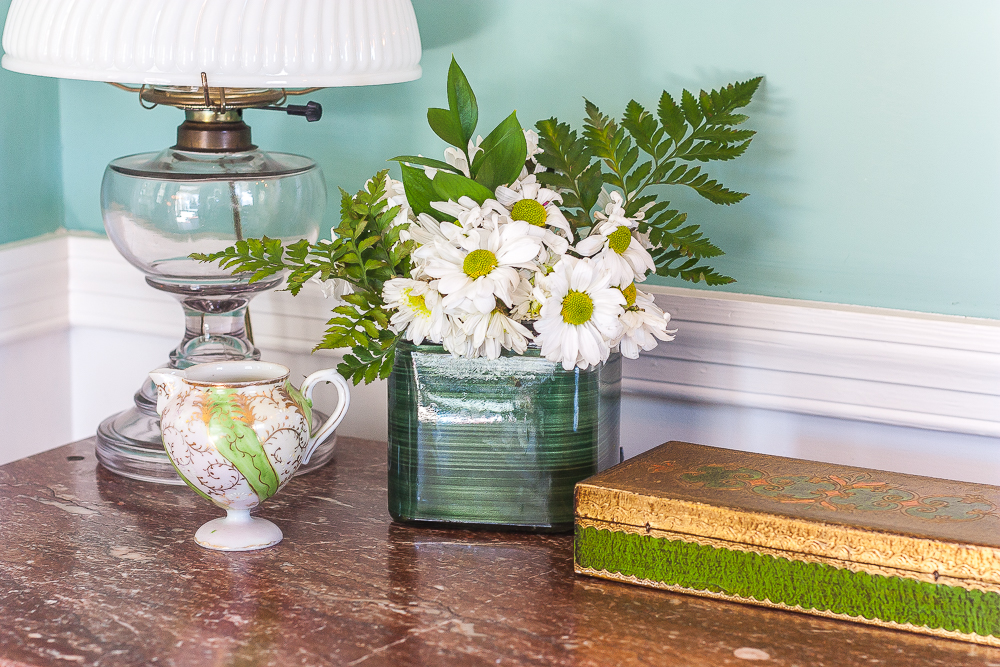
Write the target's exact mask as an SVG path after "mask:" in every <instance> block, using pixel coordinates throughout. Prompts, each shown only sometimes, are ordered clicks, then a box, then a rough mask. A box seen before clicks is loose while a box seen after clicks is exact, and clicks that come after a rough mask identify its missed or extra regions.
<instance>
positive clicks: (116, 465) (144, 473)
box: [94, 407, 337, 485]
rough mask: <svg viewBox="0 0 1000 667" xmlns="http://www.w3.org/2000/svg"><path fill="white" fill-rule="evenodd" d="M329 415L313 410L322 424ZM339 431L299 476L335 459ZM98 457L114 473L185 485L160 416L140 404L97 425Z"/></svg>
mask: <svg viewBox="0 0 1000 667" xmlns="http://www.w3.org/2000/svg"><path fill="white" fill-rule="evenodd" d="M326 418H327V415H326V414H324V413H323V412H321V411H319V410H313V423H314V424H322V423H323V422H325V421H326ZM336 444H337V434H336V433H334V434H332V435H330V437H328V438H327V439H326V440H324V441H323V442H322V443H321V444H320V445H319V447H317V448H316V452H315V453H314V454H313V455H312V458H311V459H310V460H309V464H308V465H304V466H302V467H301V468H299V469H298V471H297V472H296V473H295V474H296V475H305V474H306V473H310V472H312V471H313V470H317V469H318V468H322V467H323V466H324V465H326V464H327V463H329V462H330V459H332V458H333V450H334V447H335V446H336ZM94 453H95V454H96V455H97V460H98V461H100V462H101V465H103V466H104V467H105V468H107V469H108V470H110V471H111V472H113V473H115V474H117V475H121V476H122V477H129V478H131V479H138V480H141V481H143V482H156V483H158V484H175V485H183V484H184V481H183V480H181V478H180V477H179V476H178V475H177V471H176V470H174V466H173V464H172V463H171V462H170V459H169V458H168V457H167V453H166V451H164V449H163V441H162V440H161V439H160V418H159V417H158V416H156V414H155V413H154V414H153V415H152V416H150V415H148V414H145V413H144V412H143V411H142V410H141V409H140V408H139V407H132V408H129V409H128V410H124V411H122V412H119V413H118V414H115V415H111V416H110V417H108V418H107V419H105V420H104V421H103V422H101V425H100V426H98V427H97V446H96V447H95V449H94Z"/></svg>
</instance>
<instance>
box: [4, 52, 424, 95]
mask: <svg viewBox="0 0 1000 667" xmlns="http://www.w3.org/2000/svg"><path fill="white" fill-rule="evenodd" d="M0 66H2V67H3V69H5V70H8V71H11V72H18V73H20V74H31V75H34V76H47V77H53V78H57V79H76V80H80V81H103V82H108V83H121V84H126V85H137V86H138V85H147V86H179V87H196V88H197V87H201V72H202V71H203V70H198V71H190V72H134V71H128V70H116V69H97V68H88V67H71V66H68V65H64V64H58V65H57V64H51V63H42V62H35V61H30V60H25V59H21V58H15V57H12V56H11V55H9V54H5V55H4V56H3V59H2V61H0ZM422 73H423V70H422V69H421V67H420V65H413V66H411V67H408V68H406V69H398V70H392V71H385V72H378V71H374V72H355V73H342V74H309V75H301V74H297V75H287V74H285V75H282V74H273V75H264V74H241V73H222V74H220V73H208V83H209V85H210V86H212V87H213V88H216V87H225V88H335V87H342V86H376V85H383V84H392V83H405V82H407V81H414V80H416V79H419V78H420V76H421V74H422Z"/></svg>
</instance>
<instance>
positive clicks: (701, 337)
mask: <svg viewBox="0 0 1000 667" xmlns="http://www.w3.org/2000/svg"><path fill="white" fill-rule="evenodd" d="M649 291H652V292H655V294H656V299H657V302H658V303H660V305H661V306H663V307H664V308H665V309H666V310H668V311H669V312H671V313H672V314H673V322H674V323H675V324H676V326H677V329H678V333H677V338H676V340H675V341H673V342H671V343H665V344H661V345H660V346H659V347H658V348H657V349H656V350H654V351H653V352H651V353H647V354H645V355H643V357H642V358H641V359H640V360H638V361H629V362H628V363H627V365H626V379H625V382H624V390H625V392H626V394H628V395H629V398H628V400H627V401H626V404H627V405H626V408H625V413H626V416H627V418H628V420H631V421H627V423H624V424H623V431H622V432H623V439H624V440H626V441H627V442H631V441H632V440H635V442H636V446H637V447H638V448H639V449H638V450H637V451H641V450H642V449H643V448H645V447H648V446H651V445H652V444H656V443H657V442H659V441H662V439H665V438H667V437H690V438H691V439H699V440H700V441H702V442H705V443H706V444H716V445H720V446H733V447H736V448H745V449H757V450H762V449H766V448H767V445H766V441H767V439H768V438H769V437H771V436H769V435H768V434H769V433H771V432H774V433H775V435H774V436H773V437H775V438H777V440H781V439H782V438H784V441H786V442H791V440H789V439H788V437H785V436H779V434H777V432H776V431H775V429H780V428H782V427H781V426H780V425H779V421H780V420H779V421H774V419H773V418H772V417H771V416H768V415H770V414H772V413H784V414H787V413H798V414H801V415H809V416H810V417H809V418H808V419H807V420H806V421H801V422H799V424H800V425H803V424H808V428H807V430H809V432H810V433H811V434H812V435H810V436H809V438H807V439H809V440H810V442H820V441H822V440H823V438H822V437H820V436H818V435H817V434H819V433H822V432H824V431H825V430H829V429H832V428H835V426H834V422H835V421H836V420H833V419H829V418H838V419H841V420H851V421H852V422H857V421H864V422H872V423H874V424H882V425H895V426H901V427H909V428H910V429H921V432H920V433H919V434H917V433H916V431H914V432H913V434H911V435H912V437H911V436H907V437H904V438H902V439H898V438H897V440H898V442H897V444H896V445H893V448H894V449H893V451H897V452H902V451H905V450H906V448H907V447H909V446H910V445H907V444H906V443H908V442H911V441H912V442H917V441H920V442H925V443H926V444H925V445H921V447H923V448H924V450H927V451H930V450H932V449H934V446H933V445H932V444H931V443H932V442H934V441H935V440H934V438H935V437H941V436H943V435H944V434H943V433H942V434H941V436H933V435H932V434H930V433H928V431H927V429H932V430H935V431H939V432H942V431H943V432H948V433H950V434H965V436H966V440H965V441H963V442H966V443H967V444H968V443H972V444H969V447H971V449H969V452H982V451H985V449H988V448H990V447H992V446H993V445H994V444H1000V443H997V442H996V441H995V440H994V439H995V438H998V437H1000V322H998V321H994V320H981V319H972V318H960V317H951V316H938V315H927V314H921V313H912V312H903V311H892V310H882V309H874V308H859V307H853V306H839V305H834V304H825V303H814V302H802V301H794V300H788V299H772V298H766V297H757V296H747V295H735V294H724V293H719V292H706V291H701V290H691V289H675V288H657V287H650V288H649ZM330 305H331V304H330V302H329V301H326V300H324V299H323V297H322V294H321V293H320V291H319V289H318V288H315V289H312V288H307V289H306V290H305V291H304V293H303V294H302V295H300V296H299V297H296V298H292V297H291V295H289V294H287V293H284V292H272V293H266V294H263V295H261V296H259V297H258V298H257V299H255V300H254V301H253V305H252V308H251V310H252V315H253V323H254V332H255V336H256V340H257V344H258V345H259V346H260V347H261V348H263V349H264V350H265V354H267V355H268V358H271V359H274V360H276V361H281V362H282V363H285V364H286V365H288V366H289V367H292V368H293V370H296V369H297V370H296V372H299V371H301V373H302V374H305V373H307V372H308V371H309V370H310V369H311V368H313V367H318V365H320V364H322V365H324V366H326V365H332V364H335V363H336V361H337V356H338V355H336V354H335V353H331V352H328V351H324V352H320V353H317V354H316V355H309V352H310V350H311V349H312V346H313V345H314V344H315V342H316V341H317V340H319V338H320V336H321V334H322V332H323V330H324V328H325V326H324V325H325V322H326V319H327V317H328V313H329V308H330ZM69 326H72V327H73V329H74V330H79V333H78V334H76V337H77V338H81V337H83V338H87V337H88V336H93V335H97V334H96V332H97V331H98V330H104V331H112V332H117V333H119V334H129V333H131V334H135V335H142V336H143V337H144V338H145V339H147V340H149V341H155V345H160V346H162V341H164V340H179V338H180V335H181V333H182V322H181V315H180V309H179V308H178V306H177V303H176V301H175V300H174V299H173V298H172V297H170V296H168V295H165V294H162V293H160V292H158V291H156V290H154V289H152V288H150V287H148V286H147V285H146V284H145V281H144V280H143V278H142V275H141V274H140V273H139V271H138V270H136V269H135V268H133V267H131V266H130V265H129V264H128V263H127V262H126V261H125V260H124V259H122V257H121V256H120V255H119V254H118V253H117V252H116V251H115V250H114V248H113V247H112V246H111V244H110V242H108V241H107V239H104V238H98V237H85V236H80V235H66V234H63V235H53V236H50V237H45V238H42V239H40V240H37V241H36V242H34V243H21V244H15V245H13V246H8V247H5V248H2V249H0V342H6V341H15V340H17V339H23V338H25V337H29V336H36V337H37V336H40V335H42V334H44V333H45V332H47V331H58V330H64V329H66V328H67V327H69ZM87 332H95V333H94V334H90V333H87ZM81 339H82V338H81ZM74 340H75V339H74ZM88 340H91V341H93V340H98V338H93V337H91V338H88ZM151 344H153V343H152V342H151ZM88 345H89V344H88ZM84 347H86V346H84ZM77 349H79V346H75V347H74V351H76V350H77ZM151 349H152V348H151ZM95 351H96V350H95ZM166 351H167V350H166V348H164V349H163V354H165V353H166ZM146 354H147V355H148V354H149V352H147V353H146ZM55 356H58V355H55ZM140 356H141V355H140ZM143 360H144V362H145V363H147V365H148V360H146V359H145V358H143ZM74 363H75V362H74ZM4 370H5V373H4V374H5V375H6V369H4ZM132 370H135V369H132ZM132 370H130V371H129V372H132ZM144 370H145V369H139V370H135V373H133V374H141V372H144ZM137 382H138V379H137V380H136V383H137ZM123 387H124V385H123ZM358 391H359V395H361V396H363V397H364V398H363V400H361V401H355V402H354V403H353V406H354V407H352V413H354V414H352V415H351V418H350V420H349V423H345V426H344V432H345V433H349V434H358V435H360V434H364V433H368V434H370V435H382V436H383V437H384V434H383V431H384V414H385V405H384V403H385V396H384V389H383V388H382V387H381V386H378V385H377V386H374V387H369V388H364V389H359V390H358ZM121 393H122V394H123V396H122V397H117V398H115V405H117V404H118V403H121V404H122V405H121V407H125V405H127V396H125V395H124V394H125V389H124V388H123V390H122V392H121ZM128 393H131V390H129V391H128ZM108 398H110V397H108ZM82 405H83V403H80V401H79V400H78V401H77V405H76V407H75V408H74V412H75V413H78V414H79V415H83V414H85V413H86V414H89V413H90V412H94V413H95V414H96V413H98V412H101V409H99V406H96V405H95V406H93V407H94V410H90V409H89V408H88V409H82V408H81V407H80V406H82ZM699 406H709V407H711V406H715V407H714V408H712V409H713V410H714V411H713V412H711V414H709V413H708V412H705V411H704V410H702V407H699ZM84 407H86V406H84ZM633 408H634V409H633ZM105 411H106V410H105ZM101 414H102V415H103V412H101ZM94 419H97V418H96V417H95V418H94ZM81 420H82V416H81V419H78V420H77V421H79V422H80V424H76V425H75V427H74V429H73V430H74V433H77V432H78V431H79V430H80V429H81V428H85V429H91V430H92V425H90V424H89V422H87V423H83V422H84V421H86V420H83V421H81ZM720 420H721V421H720ZM727 420H728V421H729V422H733V426H732V428H730V427H728V426H727V427H724V426H725V422H727ZM98 421H99V419H98ZM666 421H671V422H672V426H671V429H665V428H660V427H659V426H657V424H659V423H660V422H666ZM737 421H738V422H740V423H742V424H743V425H744V426H746V425H747V424H750V425H754V426H753V428H752V429H751V430H752V431H753V433H754V434H755V435H754V436H753V438H754V439H753V440H752V441H748V440H746V439H744V440H742V441H740V442H730V440H732V438H733V437H734V436H733V434H735V433H737V432H738V431H736V430H733V429H736V428H737V427H738V424H736V423H735V422H737ZM696 422H697V424H700V426H697V428H695V425H696ZM706 424H711V425H712V426H711V427H710V428H709V427H708V426H705V425H706ZM706 428H708V429H709V430H708V431H706V430H705V429H706ZM727 428H728V429H729V430H727ZM803 428H805V427H803ZM852 428H853V427H852ZM88 432H89V431H88ZM708 432H711V433H714V434H715V435H714V436H713V437H712V438H708V437H706V435H705V434H707V433H708ZM739 432H740V433H749V431H747V429H746V428H743V430H742V431H739ZM689 433H690V434H691V435H690V436H689V435H688V434H689ZM852 433H854V434H855V435H852V436H851V438H853V439H854V440H857V437H855V436H857V433H858V431H856V430H855V431H852ZM878 433H883V432H882V431H878V430H876V431H870V432H869V437H870V438H875V435H877V434H878ZM889 433H890V432H889V431H884V434H886V435H884V437H887V438H889V437H897V436H895V435H888V434H889ZM626 434H629V436H628V438H625V437H624V436H625V435H626ZM699 434H703V435H702V437H698V436H699ZM786 435H787V434H786ZM803 437H804V436H803ZM879 437H883V436H879ZM656 438H660V440H655V439H656ZM709 440H712V441H711V442H709ZM777 440H776V443H777ZM799 440H802V438H799ZM862 440H864V438H862ZM857 441H859V442H860V440H857ZM825 446H826V445H823V447H825ZM866 446H867V445H866ZM913 446H916V445H913ZM782 447H783V445H778V444H775V446H774V448H772V449H774V450H775V451H774V453H781V452H786V453H788V454H791V455H797V456H807V457H812V458H818V459H823V460H832V459H836V458H837V456H836V455H822V451H820V449H821V447H820V446H819V445H817V448H816V451H813V449H808V451H803V450H796V449H794V448H791V449H789V448H785V449H782ZM631 449H633V448H629V451H627V453H628V454H634V453H637V451H631ZM887 451H888V450H887ZM886 456H887V457H889V458H885V457H883V458H881V459H879V458H876V459H875V461H876V462H877V461H882V460H886V461H890V460H891V456H889V455H886ZM979 456H980V454H973V453H970V454H969V456H968V457H967V458H968V463H967V464H963V466H964V467H963V468H962V469H961V470H959V472H958V473H956V475H961V476H963V477H964V478H969V477H970V474H969V473H967V472H962V470H971V468H973V467H974V466H975V460H976V459H977V457H979ZM852 460H853V459H852ZM857 463H858V464H864V462H863V461H857ZM869 463H870V464H871V463H872V462H869ZM879 465H882V464H881V463H879ZM991 466H992V464H991ZM885 467H890V466H885ZM902 467H906V468H907V469H908V470H911V471H914V472H920V471H921V470H920V469H913V468H912V467H909V466H902ZM902 467H901V466H895V467H893V469H902ZM924 474H927V472H924ZM971 476H975V475H971Z"/></svg>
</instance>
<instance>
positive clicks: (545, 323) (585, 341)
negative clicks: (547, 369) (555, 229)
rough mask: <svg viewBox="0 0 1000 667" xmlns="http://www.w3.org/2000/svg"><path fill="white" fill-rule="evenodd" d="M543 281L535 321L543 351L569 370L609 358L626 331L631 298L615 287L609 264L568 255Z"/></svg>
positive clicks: (546, 355) (545, 355)
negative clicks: (627, 299) (626, 309)
mask: <svg viewBox="0 0 1000 667" xmlns="http://www.w3.org/2000/svg"><path fill="white" fill-rule="evenodd" d="M540 282H542V283H543V285H542V288H543V289H544V291H546V292H547V297H546V299H545V303H544V304H543V305H542V309H541V312H540V319H539V320H538V321H537V322H535V331H537V332H538V336H537V337H536V340H537V341H538V342H539V344H540V345H541V347H542V355H543V356H544V357H545V358H546V359H548V360H550V361H558V362H561V363H562V366H563V368H565V369H566V370H570V369H572V368H573V367H574V366H576V367H579V368H582V369H586V368H588V367H590V366H596V365H597V364H598V363H600V362H602V361H607V359H608V355H609V354H610V352H611V345H610V342H611V341H612V340H614V339H615V338H617V337H618V335H619V334H620V333H621V327H622V325H621V322H620V321H619V318H620V317H621V315H622V313H623V312H624V309H623V306H624V305H625V296H624V295H623V294H622V292H621V290H619V289H617V288H614V287H610V286H609V285H610V277H609V275H608V274H607V273H606V272H605V271H604V269H603V267H602V266H600V264H599V263H597V262H593V261H591V260H589V259H574V258H573V257H568V256H567V257H564V258H563V260H562V261H561V262H559V263H558V264H557V265H556V267H555V270H554V271H553V272H552V273H550V274H549V275H547V276H545V277H544V278H542V279H541V280H540Z"/></svg>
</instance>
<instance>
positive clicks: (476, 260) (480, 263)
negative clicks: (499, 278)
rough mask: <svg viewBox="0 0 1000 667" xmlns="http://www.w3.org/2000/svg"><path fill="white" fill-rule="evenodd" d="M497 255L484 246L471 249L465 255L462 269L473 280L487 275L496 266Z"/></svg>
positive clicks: (497, 263)
mask: <svg viewBox="0 0 1000 667" xmlns="http://www.w3.org/2000/svg"><path fill="white" fill-rule="evenodd" d="M498 265H499V262H497V256H496V255H494V254H493V253H492V252H490V251H489V250H486V249H485V248H480V249H479V250H473V251H472V252H470V253H469V254H468V255H466V256H465V261H464V262H462V271H464V272H465V275H467V276H469V277H470V278H472V279H473V280H475V279H476V278H482V277H483V276H486V275H489V273H490V271H492V270H493V269H495V268H497V266H498Z"/></svg>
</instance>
